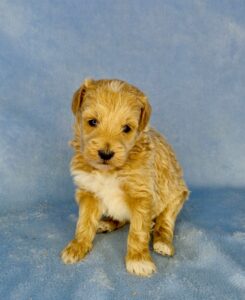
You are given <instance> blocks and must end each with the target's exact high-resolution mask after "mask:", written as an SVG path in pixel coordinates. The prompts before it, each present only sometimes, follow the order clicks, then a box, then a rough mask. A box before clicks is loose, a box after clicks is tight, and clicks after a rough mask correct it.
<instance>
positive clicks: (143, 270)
mask: <svg viewBox="0 0 245 300" xmlns="http://www.w3.org/2000/svg"><path fill="white" fill-rule="evenodd" d="M126 268H127V271H128V272H129V273H131V274H133V275H137V276H147V277H149V276H151V275H152V274H153V273H155V272H156V266H155V264H154V262H153V261H152V260H151V258H148V259H146V258H139V259H136V258H134V259H130V258H126Z"/></svg>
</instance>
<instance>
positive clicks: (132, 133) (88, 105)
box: [72, 80, 151, 170]
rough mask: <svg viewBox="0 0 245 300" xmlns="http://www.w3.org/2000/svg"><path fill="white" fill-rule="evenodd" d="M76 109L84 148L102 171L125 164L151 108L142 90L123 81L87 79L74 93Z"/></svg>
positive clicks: (88, 160) (77, 124) (85, 154)
mask: <svg viewBox="0 0 245 300" xmlns="http://www.w3.org/2000/svg"><path fill="white" fill-rule="evenodd" d="M72 110H73V113H74V114H75V117H76V126H75V129H76V136H77V138H78V139H79V143H80V151H81V152H82V154H83V157H84V159H85V160H86V162H87V163H89V164H90V165H91V166H93V167H94V168H96V169H99V170H110V169H114V168H120V167H121V166H123V165H124V164H125V162H126V161H127V157H128V154H129V151H130V150H131V149H132V147H133V146H134V144H135V141H136V139H137V137H138V135H139V134H140V132H141V131H142V130H143V129H144V128H145V126H146V125H147V123H148V121H149V117H150V111H151V109H150V105H149V103H148V101H147V99H146V97H145V96H144V94H143V93H142V92H140V91H139V90H138V89H137V88H135V87H133V86H131V85H129V84H127V83H125V82H122V81H119V80H98V81H93V80H86V81H85V83H84V84H83V85H82V86H81V88H80V89H79V90H78V91H77V92H76V93H75V94H74V97H73V102H72Z"/></svg>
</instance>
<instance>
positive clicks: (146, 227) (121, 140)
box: [62, 79, 189, 276]
mask: <svg viewBox="0 0 245 300" xmlns="http://www.w3.org/2000/svg"><path fill="white" fill-rule="evenodd" d="M72 111H73V113H74V116H75V124H74V139H73V140H72V142H71V145H72V147H73V148H74V156H73V158H72V161H71V174H72V175H73V177H74V183H75V184H76V186H77V191H76V201H77V203H78V205H79V218H78V222H77V228H76V233H75V238H74V240H73V241H71V242H70V243H69V244H68V245H67V247H66V248H65V249H64V250H63V252H62V259H63V261H64V262H65V263H75V262H77V261H79V260H81V259H83V258H84V256H85V255H86V254H87V252H88V251H90V250H91V248H92V242H93V239H94V236H95V234H96V232H105V231H112V230H115V229H117V228H119V227H121V226H123V225H124V224H125V223H126V222H130V229H129V235H128V247H127V248H128V249H127V255H126V268H127V270H128V271H129V272H130V273H132V274H135V275H141V276H150V275H151V274H152V273H153V272H155V271H156V267H155V264H154V262H153V261H152V259H151V256H150V251H149V241H150V233H151V230H152V224H155V225H154V227H153V249H154V250H155V251H156V252H157V253H159V254H162V255H169V256H172V255H173V254H174V247H173V236H174V225H175V221H176V218H177V215H178V213H179V212H180V210H181V208H182V206H183V204H184V202H185V200H186V199H187V198H188V195H189V191H188V188H187V186H186V184H185V182H184V180H183V177H182V170H181V167H180V165H179V163H178V162H177V160H176V157H175V154H174V151H173V149H172V148H171V146H170V145H169V144H168V143H167V141H166V140H165V138H164V137H163V136H161V135H160V134H159V133H158V132H157V131H155V130H154V129H152V128H149V127H148V123H149V119H150V114H151V106H150V104H149V102H148V100H147V97H146V96H145V95H144V94H143V93H142V92H141V91H140V90H139V89H137V88H136V87H134V86H132V85H130V84H128V83H126V82H123V81H120V80H97V81H95V80H92V79H89V80H85V82H84V83H83V84H82V85H81V87H80V88H79V89H78V90H77V91H76V92H75V94H74V96H73V101H72ZM91 120H96V125H95V126H91V124H90V121H91ZM125 125H128V126H129V127H130V129H131V131H129V132H124V131H123V130H124V128H125ZM99 150H103V151H105V152H106V153H109V152H111V151H113V152H114V156H113V157H112V158H111V159H110V160H106V161H105V160H103V159H101V157H100V156H99V155H98V151H99ZM104 217H107V219H104Z"/></svg>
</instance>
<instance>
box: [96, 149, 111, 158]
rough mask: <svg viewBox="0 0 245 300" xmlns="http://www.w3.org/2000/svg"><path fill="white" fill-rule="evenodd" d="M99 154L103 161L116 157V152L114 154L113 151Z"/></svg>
mask: <svg viewBox="0 0 245 300" xmlns="http://www.w3.org/2000/svg"><path fill="white" fill-rule="evenodd" d="M98 154H99V157H100V158H101V159H103V160H110V159H111V158H112V157H113V156H114V154H115V152H113V151H104V150H99V151H98Z"/></svg>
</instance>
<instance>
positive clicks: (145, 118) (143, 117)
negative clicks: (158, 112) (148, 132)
mask: <svg viewBox="0 0 245 300" xmlns="http://www.w3.org/2000/svg"><path fill="white" fill-rule="evenodd" d="M140 102H141V104H142V107H141V114H140V121H139V131H143V130H144V129H145V127H146V125H147V124H148V123H149V120H150V116H151V105H150V103H149V102H148V99H147V97H146V96H144V97H142V98H141V99H140Z"/></svg>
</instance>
